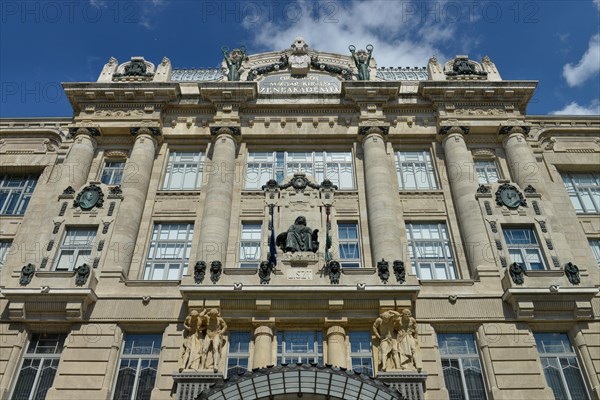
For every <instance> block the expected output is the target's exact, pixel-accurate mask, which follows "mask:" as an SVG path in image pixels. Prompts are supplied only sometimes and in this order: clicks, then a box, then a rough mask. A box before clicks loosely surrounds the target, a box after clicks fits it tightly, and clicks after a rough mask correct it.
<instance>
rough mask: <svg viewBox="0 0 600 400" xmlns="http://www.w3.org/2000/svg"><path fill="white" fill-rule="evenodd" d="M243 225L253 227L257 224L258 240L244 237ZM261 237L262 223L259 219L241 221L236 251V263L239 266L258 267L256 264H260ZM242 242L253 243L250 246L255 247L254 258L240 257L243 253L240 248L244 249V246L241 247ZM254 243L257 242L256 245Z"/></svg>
mask: <svg viewBox="0 0 600 400" xmlns="http://www.w3.org/2000/svg"><path fill="white" fill-rule="evenodd" d="M244 226H254V227H257V226H258V231H259V238H258V240H256V239H252V238H250V239H245V238H244ZM254 233H255V232H254ZM262 238H263V224H262V222H261V221H242V223H241V224H240V241H239V253H238V257H239V262H238V265H239V267H240V268H258V266H259V265H260V262H261V256H262V244H263V243H262ZM244 244H254V246H252V247H253V248H255V249H257V258H254V259H249V258H242V255H243V252H242V249H244V247H243V246H244ZM256 244H258V246H256Z"/></svg>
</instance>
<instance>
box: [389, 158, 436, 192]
mask: <svg viewBox="0 0 600 400" xmlns="http://www.w3.org/2000/svg"><path fill="white" fill-rule="evenodd" d="M396 173H397V174H398V183H399V184H400V189H401V190H410V189H416V190H426V189H437V188H438V186H437V182H436V180H435V172H434V169H433V163H432V161H431V154H430V153H429V152H428V151H397V152H396Z"/></svg>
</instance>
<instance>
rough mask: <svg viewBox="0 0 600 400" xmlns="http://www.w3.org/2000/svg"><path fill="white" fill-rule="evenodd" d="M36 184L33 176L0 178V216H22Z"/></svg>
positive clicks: (4, 176) (35, 178) (6, 176)
mask: <svg viewBox="0 0 600 400" xmlns="http://www.w3.org/2000/svg"><path fill="white" fill-rule="evenodd" d="M36 183H37V177H36V176H33V175H16V176H9V175H3V176H0V214H4V215H23V214H24V213H25V209H26V208H27V205H28V204H29V200H30V199H31V195H32V193H33V189H34V188H35V185H36Z"/></svg>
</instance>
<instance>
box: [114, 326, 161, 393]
mask: <svg viewBox="0 0 600 400" xmlns="http://www.w3.org/2000/svg"><path fill="white" fill-rule="evenodd" d="M161 342H162V335H160V334H143V335H142V334H139V335H127V336H126V337H125V343H124V346H123V350H122V351H121V359H120V361H119V371H118V375H117V382H116V384H115V391H114V396H113V400H150V394H151V393H152V389H153V388H154V382H155V381H156V370H157V368H158V358H159V356H160V346H161Z"/></svg>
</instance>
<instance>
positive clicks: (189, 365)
mask: <svg viewBox="0 0 600 400" xmlns="http://www.w3.org/2000/svg"><path fill="white" fill-rule="evenodd" d="M183 327H184V330H183V343H182V345H181V355H180V358H179V372H182V371H184V370H194V371H199V370H213V371H215V372H217V371H218V369H219V364H220V362H221V358H222V356H223V347H224V345H225V341H226V339H225V333H226V332H227V324H226V323H225V320H223V318H221V317H220V316H219V311H218V310H217V309H215V308H213V309H210V310H208V311H207V310H202V311H201V312H198V311H197V310H192V311H190V313H189V314H188V316H187V317H186V318H185V321H184V322H183Z"/></svg>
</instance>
